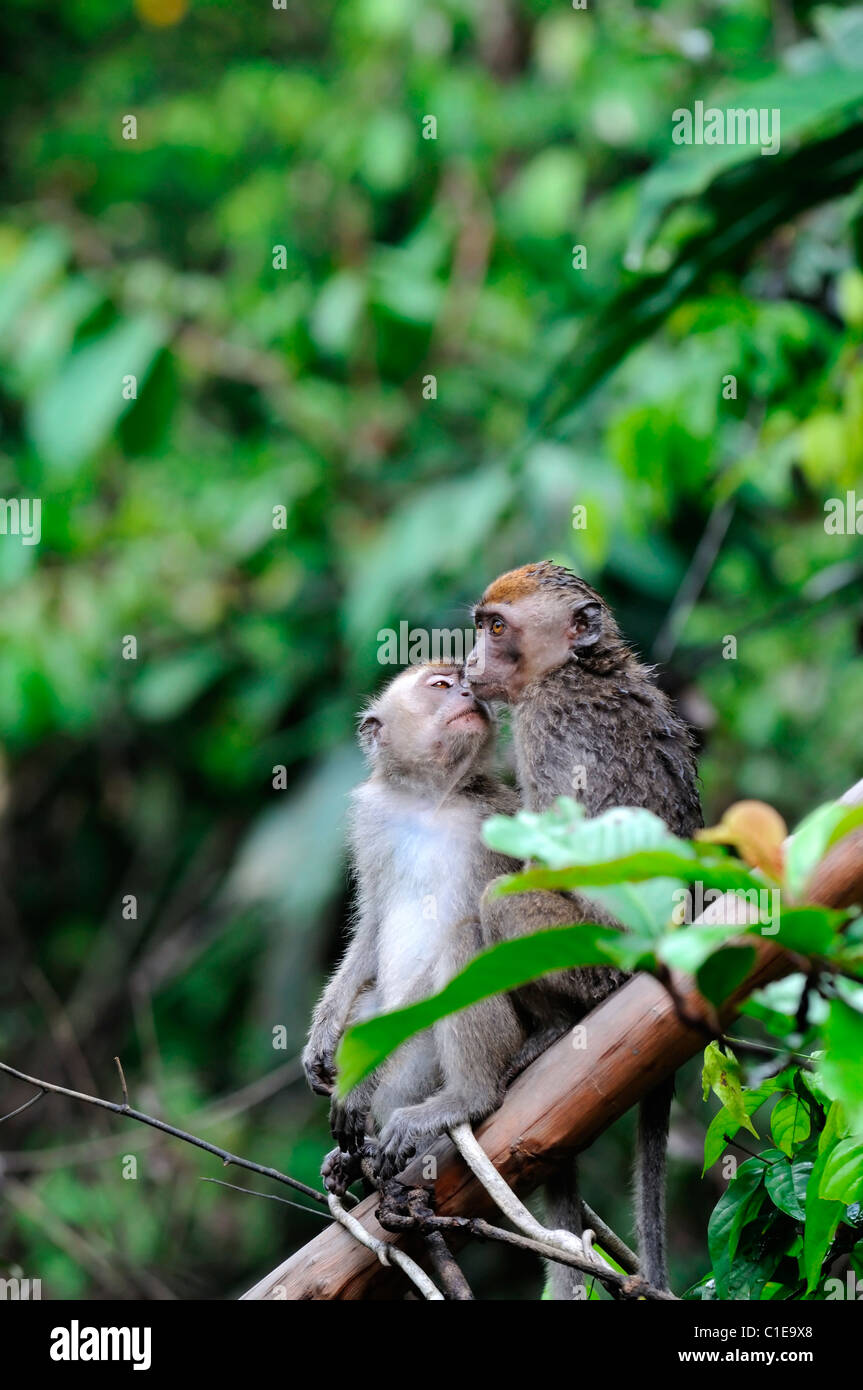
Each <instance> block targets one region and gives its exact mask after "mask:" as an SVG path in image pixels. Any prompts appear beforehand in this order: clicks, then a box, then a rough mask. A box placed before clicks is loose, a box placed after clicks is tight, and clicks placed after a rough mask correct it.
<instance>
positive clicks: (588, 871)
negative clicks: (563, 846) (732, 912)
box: [486, 817, 844, 917]
mask: <svg viewBox="0 0 863 1390" xmlns="http://www.w3.org/2000/svg"><path fill="white" fill-rule="evenodd" d="M497 819H504V817H499V818H497ZM491 823H492V822H491V821H487V822H486V824H487V825H490V824H491ZM504 852H505V853H509V851H508V850H506V851H504ZM534 857H536V856H534ZM651 878H678V879H681V880H683V881H684V882H686V883H701V884H702V885H703V887H704V889H705V891H706V890H707V889H715V890H717V891H719V892H722V893H726V892H730V891H733V890H735V889H739V890H742V891H744V892H745V891H747V890H752V889H755V890H756V891H760V890H763V888H764V885H763V883H761V882H760V880H758V879H757V878H756V877H755V876H754V875H753V874H752V873H750V871H749V870H748V869H747V868H745V867H744V866H743V865H742V864H739V863H737V861H736V860H733V859H727V858H725V859H717V860H715V861H710V860H707V861H705V860H703V859H698V860H696V859H694V858H693V857H691V856H686V857H684V855H682V854H678V853H677V852H675V851H671V850H645V851H642V852H641V853H638V854H630V855H626V856H624V857H623V858H620V859H611V860H607V861H604V862H600V863H590V864H581V863H578V864H572V865H571V866H570V867H569V868H566V869H526V870H525V871H524V872H523V873H520V874H512V875H511V876H510V877H508V878H505V879H503V880H502V881H501V882H500V883H499V884H498V887H497V891H498V892H499V893H524V892H528V891H529V890H532V889H544V890H545V891H547V892H562V891H565V890H566V889H571V888H583V887H589V886H591V885H594V884H609V883H642V882H644V881H645V880H646V879H651ZM826 910H827V909H825V911H826ZM837 916H839V917H842V916H844V914H842V913H838V914H837Z"/></svg>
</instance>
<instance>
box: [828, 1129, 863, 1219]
mask: <svg viewBox="0 0 863 1390" xmlns="http://www.w3.org/2000/svg"><path fill="white" fill-rule="evenodd" d="M818 1194H819V1196H821V1197H824V1198H826V1199H828V1200H833V1201H838V1202H843V1203H844V1204H845V1206H851V1204H852V1203H853V1202H863V1139H843V1140H842V1141H841V1142H840V1143H838V1144H837V1145H836V1147H835V1148H833V1149H831V1150H830V1151H829V1152H828V1153H827V1161H826V1163H825V1165H824V1171H823V1172H822V1174H821V1181H820V1183H819V1186H818Z"/></svg>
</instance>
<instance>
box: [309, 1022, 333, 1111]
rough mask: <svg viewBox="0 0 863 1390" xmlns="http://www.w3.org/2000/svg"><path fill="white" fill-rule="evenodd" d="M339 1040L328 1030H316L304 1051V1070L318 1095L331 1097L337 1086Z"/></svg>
mask: <svg viewBox="0 0 863 1390" xmlns="http://www.w3.org/2000/svg"><path fill="white" fill-rule="evenodd" d="M338 1043H339V1039H338V1038H337V1037H334V1036H333V1034H332V1033H331V1032H330V1030H329V1029H328V1028H322V1029H320V1030H317V1029H316V1030H315V1031H314V1032H313V1033H312V1035H311V1037H310V1038H309V1041H308V1042H307V1043H306V1046H305V1049H304V1051H303V1070H304V1071H305V1073H306V1080H307V1081H308V1083H309V1085H310V1086H311V1088H312V1090H313V1091H314V1092H315V1094H316V1095H319V1096H331V1095H332V1093H333V1087H334V1086H335V1084H336V1062H335V1055H336V1048H337V1047H338Z"/></svg>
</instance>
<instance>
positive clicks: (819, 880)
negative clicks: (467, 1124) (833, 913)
mask: <svg viewBox="0 0 863 1390" xmlns="http://www.w3.org/2000/svg"><path fill="white" fill-rule="evenodd" d="M842 800H843V801H845V802H846V803H847V804H859V803H860V802H861V801H863V782H859V783H858V784H857V785H856V786H855V787H853V788H852V789H851V790H850V791H849V792H846V794H845V796H844V797H843V798H842ZM806 897H807V899H808V901H810V902H817V903H823V904H825V905H826V906H837V905H847V904H848V903H849V902H860V901H863V835H861V834H859V833H858V832H854V833H852V834H851V835H848V836H846V837H845V839H843V840H842V841H840V843H839V844H838V845H836V846H835V848H834V849H832V850H831V851H830V853H829V854H828V855H826V856H825V859H824V860H823V862H822V864H821V865H819V867H818V869H817V870H816V872H815V874H814V875H813V878H812V880H811V882H810V883H809V885H808V887H807V892H806ZM729 908H731V909H732V910H733V911H734V912H736V913H737V914H738V920H740V921H741V923H742V922H745V921H747V920H749V919H750V917H751V915H752V913H753V911H754V909H752V908H751V907H750V906H749V904H747V903H746V902H744V901H743V900H742V899H740V898H736V897H733V895H730V896H729V897H726V898H724V899H722V900H721V901H719V902H715V903H712V904H711V906H710V907H709V908H708V909H707V911H706V912H705V913H704V914H703V917H702V919H701V920H704V921H716V920H718V919H719V918H721V916H722V913H723V911H724V912H725V914H726V916H725V920H728V916H727V914H728V911H729ZM747 941H748V943H750V944H754V945H755V948H756V952H757V954H756V961H755V965H754V966H753V969H752V970H751V971H750V973H749V975H748V977H747V979H746V980H745V981H744V982H743V984H742V985H741V986H739V988H738V989H737V990H736V991H735V993H734V994H733V995H732V996H731V998H730V999H729V1001H728V1002H727V1003H726V1005H725V1006H724V1007H723V1008H722V1009H721V1010H720V1011H719V1016H718V1020H717V1018H716V1013H715V1011H714V1010H713V1009H712V1007H711V1006H710V1005H708V1004H707V1003H706V1002H705V1000H703V999H702V997H701V995H700V994H699V993H698V991H697V989H696V988H695V985H694V983H693V981H692V980H691V979H689V978H688V977H686V976H682V975H679V976H675V977H674V989H675V996H676V1000H675V999H673V998H672V997H671V995H670V994H669V992H668V990H667V989H666V988H665V987H664V986H663V985H662V984H661V983H660V982H659V980H657V979H654V978H653V977H652V976H650V975H637V976H636V977H635V978H634V979H632V980H630V981H629V983H628V984H626V985H624V986H623V987H622V988H621V989H619V990H617V991H616V992H615V993H614V994H612V995H610V996H609V998H608V999H606V1000H605V1001H604V1002H603V1003H602V1004H600V1006H599V1007H598V1008H597V1009H595V1010H594V1011H593V1013H591V1014H590V1015H589V1016H588V1017H587V1018H586V1019H585V1020H583V1023H582V1025H581V1027H582V1029H583V1030H584V1032H585V1033H586V1039H587V1045H586V1046H585V1047H583V1048H578V1049H576V1048H574V1046H573V1039H572V1036H571V1035H567V1036H566V1037H564V1038H561V1039H560V1041H559V1042H557V1043H555V1044H554V1045H553V1046H552V1047H550V1048H549V1049H548V1051H547V1052H545V1053H543V1055H542V1056H541V1057H539V1058H538V1059H537V1060H536V1061H535V1062H534V1063H533V1065H532V1066H530V1067H529V1068H528V1069H527V1071H525V1072H524V1073H523V1074H522V1075H521V1076H520V1077H518V1078H517V1080H516V1081H515V1082H514V1083H513V1085H512V1086H511V1087H510V1089H509V1091H508V1092H507V1095H506V1098H505V1100H504V1102H503V1105H502V1106H501V1107H500V1109H499V1110H497V1111H495V1113H494V1114H493V1115H490V1116H489V1118H488V1119H487V1120H486V1121H485V1122H484V1124H483V1125H481V1126H480V1128H479V1129H478V1130H477V1138H478V1139H479V1141H480V1143H481V1145H482V1147H483V1149H484V1150H485V1152H486V1154H488V1156H489V1158H490V1159H491V1161H492V1162H493V1163H494V1165H495V1167H496V1168H497V1170H498V1172H499V1173H500V1174H501V1175H502V1176H503V1177H504V1178H505V1179H506V1181H507V1182H508V1183H509V1185H510V1186H511V1187H512V1188H514V1189H515V1190H516V1191H517V1192H521V1193H527V1192H530V1191H531V1190H532V1189H533V1188H535V1187H537V1186H538V1185H539V1184H540V1183H542V1182H543V1180H544V1179H545V1178H546V1176H547V1175H548V1173H549V1172H550V1170H551V1169H552V1168H553V1167H554V1166H555V1165H556V1164H557V1163H559V1161H560V1159H561V1156H562V1155H563V1154H565V1153H567V1152H571V1151H573V1150H580V1149H585V1148H587V1147H588V1146H589V1145H590V1144H592V1143H593V1141H594V1140H595V1139H596V1138H597V1137H598V1136H599V1135H600V1134H601V1133H602V1132H603V1130H605V1129H607V1128H608V1127H609V1125H611V1124H613V1123H614V1121H615V1120H616V1119H618V1117H619V1116H620V1115H622V1114H624V1112H625V1111H627V1110H628V1109H629V1108H630V1106H632V1105H634V1104H635V1102H636V1101H638V1100H639V1099H640V1098H641V1097H642V1096H643V1095H644V1094H645V1093H646V1092H648V1091H650V1090H652V1089H653V1087H654V1086H656V1085H657V1084H658V1083H659V1082H660V1081H663V1080H665V1078H666V1077H668V1076H670V1075H672V1073H674V1072H676V1071H677V1070H678V1069H679V1068H680V1067H681V1066H682V1065H683V1063H684V1062H687V1061H688V1060H689V1059H690V1058H691V1057H694V1056H695V1055H696V1054H697V1053H699V1052H700V1051H702V1049H703V1048H704V1042H705V1032H708V1033H713V1032H714V1031H715V1026H716V1022H717V1021H718V1023H719V1025H720V1028H722V1029H725V1028H727V1026H728V1024H729V1023H730V1022H731V1021H732V1020H733V1018H734V1017H735V1015H736V1013H737V1010H738V1007H739V1005H740V1004H741V1003H742V1002H743V1000H744V999H745V998H746V997H747V996H748V995H749V994H751V993H752V991H753V990H756V989H760V988H762V987H763V986H764V985H766V984H769V983H770V982H771V981H772V980H776V979H779V978H780V977H781V976H783V975H787V974H790V973H791V972H792V971H793V970H795V969H797V968H798V963H799V962H798V959H797V958H795V957H792V956H789V955H787V954H786V953H785V952H783V951H782V950H780V948H779V947H778V946H777V945H775V944H774V943H773V942H772V941H771V940H770V939H768V938H765V937H762V938H760V939H759V938H757V937H749V938H747ZM676 1001H679V1005H680V1006H681V1007H678V1002H676ZM687 1020H689V1021H687ZM429 1155H431V1156H433V1157H434V1159H435V1160H436V1164H437V1174H438V1176H437V1180H436V1182H435V1183H434V1191H435V1210H436V1211H437V1213H438V1214H439V1215H441V1216H474V1217H477V1216H485V1215H487V1214H488V1213H489V1212H490V1211H491V1210H492V1209H493V1207H492V1202H491V1198H490V1197H489V1195H488V1193H487V1192H486V1191H485V1189H484V1187H483V1186H482V1185H481V1184H480V1183H479V1182H477V1180H476V1179H475V1178H474V1177H473V1175H472V1174H471V1173H470V1171H469V1170H468V1169H467V1168H466V1166H465V1165H464V1163H463V1162H462V1161H461V1159H460V1158H459V1156H458V1154H457V1153H456V1151H455V1148H454V1146H453V1145H452V1143H451V1142H450V1140H449V1139H447V1138H445V1137H442V1138H440V1139H437V1140H435V1142H434V1143H433V1144H431V1145H430V1146H429V1149H428V1152H427V1154H426V1155H424V1156H423V1160H422V1162H420V1161H419V1160H417V1159H415V1160H413V1162H412V1163H411V1164H410V1165H409V1166H408V1168H407V1169H406V1170H405V1174H404V1178H403V1181H404V1182H405V1184H406V1185H407V1186H412V1187H413V1186H417V1187H419V1186H430V1185H431V1184H430V1183H429V1181H428V1179H427V1178H425V1177H424V1176H423V1173H424V1171H425V1172H428V1171H429ZM378 1201H379V1198H378V1195H377V1194H376V1193H375V1194H373V1195H371V1196H369V1197H367V1198H365V1200H364V1201H362V1202H361V1203H360V1204H359V1206H357V1207H356V1208H354V1210H353V1211H352V1212H351V1215H352V1216H353V1217H354V1218H355V1219H356V1220H357V1221H359V1222H360V1223H361V1224H362V1225H363V1226H364V1228H365V1229H366V1231H367V1232H368V1233H369V1234H370V1235H372V1236H374V1237H375V1238H376V1239H377V1240H380V1241H382V1242H384V1243H385V1244H397V1245H402V1244H404V1245H406V1246H408V1247H409V1248H412V1249H413V1251H414V1253H415V1255H416V1257H417V1258H418V1259H419V1260H420V1261H422V1260H423V1259H424V1258H425V1256H424V1252H423V1248H422V1243H421V1241H419V1240H417V1238H416V1237H415V1238H414V1239H413V1240H411V1237H409V1236H407V1237H405V1236H402V1235H398V1234H394V1233H392V1232H388V1231H384V1230H383V1228H382V1227H381V1226H380V1225H379V1224H378V1222H377V1220H376V1218H375V1210H376V1208H377V1206H378ZM404 1287H405V1285H404V1281H403V1280H402V1279H400V1278H399V1276H398V1275H397V1274H396V1273H394V1271H393V1270H391V1269H387V1268H385V1267H383V1266H382V1265H381V1264H380V1263H379V1261H378V1259H377V1258H376V1256H375V1255H374V1254H373V1253H372V1252H371V1251H370V1250H368V1249H365V1248H364V1247H363V1246H361V1245H359V1244H358V1243H357V1242H356V1241H354V1240H353V1239H352V1238H351V1236H349V1235H348V1234H347V1232H345V1231H344V1230H342V1229H340V1228H335V1227H329V1228H328V1229H327V1230H325V1231H323V1232H322V1233H321V1234H320V1235H319V1236H317V1237H316V1238H315V1239H314V1240H312V1241H310V1242H309V1244H307V1245H304V1246H303V1247H302V1249H300V1250H298V1251H297V1252H296V1254H294V1255H291V1256H290V1257H289V1258H288V1259H287V1260H285V1261H284V1263H283V1264H281V1265H280V1266H279V1267H278V1269H275V1270H273V1271H272V1272H271V1273H269V1274H267V1275H265V1277H264V1278H263V1279H261V1280H260V1281H259V1282H258V1283H257V1284H255V1286H254V1287H253V1288H251V1289H249V1291H248V1292H247V1293H246V1294H244V1295H243V1298H244V1299H252V1300H259V1299H263V1300H267V1299H285V1300H289V1301H293V1300H304V1299H315V1300H318V1299H345V1300H352V1299H363V1298H380V1297H383V1298H387V1297H390V1298H392V1297H396V1298H397V1297H399V1296H400V1293H401V1292H403V1291H404Z"/></svg>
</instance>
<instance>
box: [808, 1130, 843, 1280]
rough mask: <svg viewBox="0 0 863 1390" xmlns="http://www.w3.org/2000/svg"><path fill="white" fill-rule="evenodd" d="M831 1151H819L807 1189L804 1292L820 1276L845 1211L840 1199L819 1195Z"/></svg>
mask: <svg viewBox="0 0 863 1390" xmlns="http://www.w3.org/2000/svg"><path fill="white" fill-rule="evenodd" d="M829 1157H830V1150H828V1149H825V1151H824V1152H823V1153H820V1154H819V1155H818V1157H817V1158H816V1160H815V1163H814V1164H813V1167H812V1172H811V1173H810V1175H809V1182H808V1185H807V1188H806V1204H805V1205H806V1222H805V1225H804V1227H803V1273H804V1275H805V1277H806V1291H807V1293H811V1292H812V1290H813V1289H814V1288H816V1287H817V1284H818V1280H819V1279H820V1278H821V1266H822V1264H823V1262H824V1257H825V1255H826V1254H827V1251H828V1250H829V1249H830V1245H831V1242H832V1240H833V1237H834V1235H835V1234H836V1228H837V1227H838V1225H839V1222H840V1221H841V1220H842V1216H843V1213H844V1211H845V1207H844V1204H843V1203H842V1202H835V1201H829V1200H827V1199H826V1198H824V1197H822V1196H821V1195H820V1187H821V1179H822V1177H823V1174H824V1170H825V1168H826V1166H827V1160H828V1159H829Z"/></svg>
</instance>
